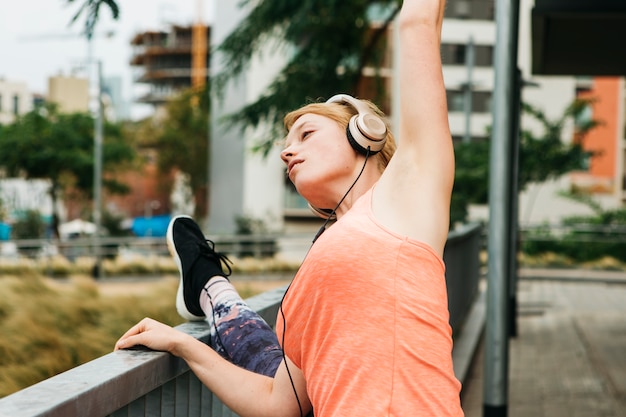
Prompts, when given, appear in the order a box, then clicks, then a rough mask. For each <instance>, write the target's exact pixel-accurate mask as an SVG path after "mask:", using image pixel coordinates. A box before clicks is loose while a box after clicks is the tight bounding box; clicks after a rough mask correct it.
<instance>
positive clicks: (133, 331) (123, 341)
mask: <svg viewBox="0 0 626 417" xmlns="http://www.w3.org/2000/svg"><path fill="white" fill-rule="evenodd" d="M148 320H149V319H148V318H145V319H143V320H141V321H140V322H139V323H137V324H135V325H134V326H133V327H131V328H130V329H128V330H127V331H126V333H124V334H123V335H122V337H120V338H119V339H118V341H117V343H115V350H118V349H123V348H124V347H128V346H132V345H131V344H130V343H129V342H128V339H129V338H130V337H132V336H135V335H139V334H141V333H143V332H144V331H146V327H147V324H148ZM122 346H124V347H122Z"/></svg>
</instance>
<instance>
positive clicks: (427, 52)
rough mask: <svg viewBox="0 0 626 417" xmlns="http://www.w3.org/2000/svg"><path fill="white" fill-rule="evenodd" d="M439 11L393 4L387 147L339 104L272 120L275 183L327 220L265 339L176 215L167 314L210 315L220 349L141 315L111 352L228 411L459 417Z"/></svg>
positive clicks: (432, 6)
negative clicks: (150, 357)
mask: <svg viewBox="0 0 626 417" xmlns="http://www.w3.org/2000/svg"><path fill="white" fill-rule="evenodd" d="M444 3H445V2H444V0H405V1H404V3H403V6H402V10H401V12H400V15H399V25H400V29H399V31H400V41H401V44H400V48H401V49H400V57H401V63H400V85H401V96H400V120H401V123H400V126H399V138H400V144H399V146H398V149H397V151H396V152H395V153H393V148H394V145H393V139H392V138H391V137H390V135H389V134H388V133H386V127H385V126H382V127H381V123H382V122H381V121H380V119H378V118H377V116H376V111H375V110H374V109H372V107H371V106H370V105H369V104H367V103H365V102H362V101H357V100H353V99H352V98H350V97H347V96H338V97H335V98H333V99H331V100H330V101H329V102H327V103H319V104H313V105H309V106H306V107H304V108H303V109H300V110H297V111H295V112H293V113H290V114H289V115H287V116H286V119H285V124H286V127H287V128H288V135H287V139H286V144H285V148H284V150H283V151H282V153H281V158H282V159H283V161H284V162H285V164H286V166H287V170H288V175H289V178H290V179H291V181H292V182H293V183H294V185H295V186H296V189H297V190H298V192H299V193H300V194H301V195H302V196H303V197H304V198H305V199H306V200H307V201H308V202H309V203H310V205H311V206H312V207H315V208H317V210H318V211H320V212H322V213H325V214H327V215H329V216H332V217H333V218H334V217H336V219H337V221H336V223H335V224H334V225H333V226H331V227H329V228H328V230H327V231H324V232H323V233H321V236H319V239H317V237H316V239H317V240H316V242H315V243H314V245H313V246H312V248H311V250H310V252H309V253H308V254H307V257H306V259H305V260H304V262H303V263H302V266H301V268H300V270H299V271H298V274H297V275H296V277H295V278H294V281H293V283H292V285H291V286H290V288H289V290H288V291H287V294H286V295H285V297H284V300H283V303H282V305H281V310H280V312H279V316H278V319H277V335H278V337H277V338H275V337H273V336H268V335H270V334H271V331H269V329H268V328H267V327H266V325H264V323H262V322H261V321H260V320H259V319H258V318H257V317H255V316H254V314H253V313H252V312H250V311H249V309H248V308H247V306H246V305H245V303H244V302H243V301H241V299H240V298H238V296H237V295H236V292H235V291H234V289H233V288H232V286H231V285H230V283H229V282H228V280H227V278H226V276H227V275H228V273H229V272H230V271H229V270H228V271H227V272H224V270H223V266H226V267H227V266H228V265H227V263H226V260H225V259H224V257H222V256H221V255H219V254H218V253H216V252H215V251H213V248H212V245H209V244H207V243H206V242H204V237H203V235H202V233H201V232H200V231H199V228H198V227H197V225H195V223H193V221H191V220H190V219H188V218H184V217H183V218H176V219H174V220H173V221H172V224H171V225H170V230H169V231H168V242H169V243H170V245H171V248H170V249H171V251H172V253H173V254H174V257H175V259H176V261H177V263H178V265H179V268H180V270H181V285H180V287H179V294H178V297H177V306H178V308H179V311H180V312H181V313H182V314H183V316H184V317H186V318H188V319H201V318H203V316H205V315H206V316H207V317H208V318H207V320H208V321H209V322H210V323H211V324H212V326H214V327H215V335H214V336H215V337H213V338H212V339H215V340H214V342H213V343H214V345H215V347H216V349H217V351H218V353H216V351H215V350H213V349H211V348H210V347H208V346H206V345H204V344H202V343H200V342H198V341H196V340H195V339H193V338H192V337H190V336H187V335H185V334H182V333H180V332H177V331H176V330H174V329H171V328H170V327H168V326H165V325H163V324H160V323H157V322H155V321H153V320H150V319H146V320H143V321H142V322H140V323H139V324H137V325H136V326H134V327H133V328H131V329H130V330H129V331H128V332H127V333H126V334H125V335H124V336H122V338H121V339H120V340H119V341H118V343H117V344H116V349H123V348H128V347H131V346H133V345H137V344H142V345H145V346H148V347H150V348H152V349H156V350H164V351H168V352H171V353H172V354H174V355H176V356H179V357H181V358H183V359H184V360H185V361H186V362H187V363H188V364H189V366H190V368H191V369H192V371H193V372H194V373H195V374H196V375H197V376H198V377H199V379H200V380H201V381H202V382H203V383H204V384H205V385H206V386H207V387H208V388H209V389H210V390H211V391H212V392H214V393H215V394H216V395H217V396H218V397H219V398H220V399H221V400H222V401H223V402H224V403H225V404H226V405H228V406H229V407H230V408H231V409H233V411H235V412H236V413H237V414H239V415H242V416H265V415H267V416H304V415H306V414H307V413H309V412H310V411H311V410H314V412H315V415H316V416H318V417H324V416H356V415H377V416H378V415H380V416H392V415H393V416H407V415H411V416H419V415H424V416H426V415H428V416H461V415H463V412H462V411H461V408H460V401H459V391H460V384H459V382H458V381H457V380H456V379H455V377H454V374H453V370H452V360H451V350H452V339H451V330H450V326H449V325H448V311H447V296H446V288H445V280H444V265H443V261H442V255H443V249H444V245H445V242H446V239H447V234H448V223H449V207H450V194H451V190H452V182H453V177H454V156H453V149H452V143H451V138H450V132H449V127H448V120H447V106H446V100H445V88H444V84H443V77H442V72H441V60H440V56H439V53H440V52H439V47H440V34H441V24H442V20H443V9H444ZM353 115H356V116H357V119H356V120H357V121H356V122H355V121H354V120H355V119H352V116H353ZM359 118H360V119H361V120H360V121H359V120H358V119H359ZM348 120H351V121H352V122H353V123H349V122H348ZM358 125H361V126H360V127H359V126H358ZM346 128H347V129H346ZM363 130H365V132H363ZM381 131H382V134H381ZM362 133H365V135H364V136H366V137H364V138H363V137H362V136H363V135H361V134H362ZM346 136H348V139H349V138H350V137H351V136H352V137H353V138H352V139H354V140H355V141H356V142H357V143H358V144H359V145H358V146H357V145H354V144H353V143H352V142H351V141H349V140H346ZM368 136H369V137H368ZM355 137H356V138H355ZM379 148H382V150H381V151H380V152H378V153H376V152H377V151H378V150H379ZM392 153H393V156H392V157H391V159H390V160H389V156H390V155H391V154H392ZM387 161H388V164H387ZM371 162H376V163H371ZM323 230H325V229H322V231H323ZM202 242H204V243H202ZM241 324H245V326H240V325H241ZM241 328H245V329H246V330H245V333H246V334H245V335H242V334H240V333H241V332H240V331H239V330H237V329H241ZM244 339H245V340H248V342H246V341H245V340H244ZM278 341H280V345H281V346H282V349H281V346H277V342H278ZM224 356H225V357H227V358H228V359H229V360H225V359H224Z"/></svg>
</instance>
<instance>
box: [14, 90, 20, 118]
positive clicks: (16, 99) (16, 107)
mask: <svg viewBox="0 0 626 417" xmlns="http://www.w3.org/2000/svg"><path fill="white" fill-rule="evenodd" d="M19 113H20V97H19V96H18V95H17V94H16V95H14V96H13V115H15V116H17V115H18V114H19Z"/></svg>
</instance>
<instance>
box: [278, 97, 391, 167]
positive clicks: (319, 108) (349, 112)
mask: <svg viewBox="0 0 626 417" xmlns="http://www.w3.org/2000/svg"><path fill="white" fill-rule="evenodd" d="M360 101H361V102H363V103H364V104H366V105H367V106H368V107H369V108H370V109H371V110H372V111H373V112H374V113H375V114H377V115H378V116H380V117H381V119H383V120H384V121H385V124H386V125H387V141H386V142H385V146H384V147H383V149H382V150H381V151H380V152H378V153H377V154H376V155H374V158H376V160H377V165H378V169H379V170H380V172H382V171H384V170H385V168H386V167H387V164H389V161H390V160H391V157H392V156H393V154H394V153H395V151H396V141H395V140H394V138H393V134H392V133H391V129H389V122H388V121H387V118H386V116H385V114H384V113H383V112H382V111H381V110H380V109H379V108H378V107H377V106H376V105H375V104H374V103H372V102H371V101H368V100H360ZM307 113H313V114H317V115H320V116H325V117H328V118H329V119H331V120H334V121H335V122H337V123H339V125H341V126H342V127H343V128H344V129H347V128H348V122H349V121H350V118H352V116H354V115H355V114H357V111H356V109H355V108H354V107H352V106H350V105H346V104H341V103H310V104H307V105H305V106H303V107H300V108H299V109H297V110H294V111H291V112H289V113H287V115H286V116H285V118H284V125H285V129H286V130H287V132H289V130H290V129H291V127H292V126H293V125H294V123H295V122H296V120H298V119H299V118H300V117H301V116H303V115H305V114H307ZM346 140H347V138H346Z"/></svg>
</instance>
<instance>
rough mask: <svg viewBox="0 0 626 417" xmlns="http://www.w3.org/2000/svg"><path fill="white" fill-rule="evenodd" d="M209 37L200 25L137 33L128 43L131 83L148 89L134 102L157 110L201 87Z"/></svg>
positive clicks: (208, 29) (207, 31) (205, 74)
mask: <svg viewBox="0 0 626 417" xmlns="http://www.w3.org/2000/svg"><path fill="white" fill-rule="evenodd" d="M210 36H211V31H210V28H209V27H208V26H206V25H204V24H196V25H192V26H178V25H173V26H171V27H170V29H169V30H167V31H166V30H156V31H146V32H141V33H137V34H136V35H135V36H134V37H133V39H132V40H131V45H132V46H133V49H134V51H133V56H132V58H131V61H130V65H131V66H132V67H134V68H135V70H136V74H135V77H134V80H135V82H136V83H141V84H146V85H148V86H149V91H148V92H147V93H145V94H143V95H141V96H140V97H137V98H136V99H135V101H137V102H139V103H146V104H152V105H154V106H156V107H158V106H160V105H162V104H163V103H165V102H166V101H167V100H168V99H169V98H170V97H172V95H174V94H176V93H178V92H180V91H182V90H184V89H186V88H189V87H191V86H194V87H198V88H201V87H202V86H204V84H205V83H206V82H207V75H208V68H209V53H208V48H207V45H209V44H210Z"/></svg>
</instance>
